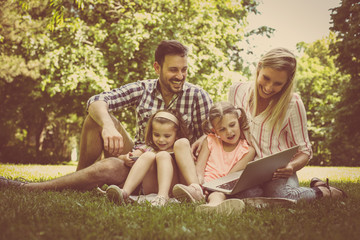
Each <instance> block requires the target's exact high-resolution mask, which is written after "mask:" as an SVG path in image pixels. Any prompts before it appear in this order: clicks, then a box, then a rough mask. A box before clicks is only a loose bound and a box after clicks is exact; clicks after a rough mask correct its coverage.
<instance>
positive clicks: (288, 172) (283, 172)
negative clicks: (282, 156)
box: [272, 164, 294, 180]
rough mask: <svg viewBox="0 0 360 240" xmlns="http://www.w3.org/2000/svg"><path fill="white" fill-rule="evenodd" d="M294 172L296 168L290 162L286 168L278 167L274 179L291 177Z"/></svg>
mask: <svg viewBox="0 0 360 240" xmlns="http://www.w3.org/2000/svg"><path fill="white" fill-rule="evenodd" d="M293 174H294V168H293V167H292V165H290V164H288V165H287V166H286V167H284V168H279V169H277V170H276V171H275V172H274V174H273V178H272V180H276V179H281V178H289V177H291V176H292V175H293Z"/></svg>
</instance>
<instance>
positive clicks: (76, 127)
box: [0, 0, 271, 163]
mask: <svg viewBox="0 0 360 240" xmlns="http://www.w3.org/2000/svg"><path fill="white" fill-rule="evenodd" d="M2 2H3V4H2V8H1V10H0V11H1V15H0V26H1V28H0V41H1V42H2V44H1V46H0V54H1V58H0V100H1V102H0V111H1V116H0V128H1V131H0V139H1V140H0V161H3V162H27V161H30V162H33V163H34V162H40V163H44V162H58V161H64V160H69V156H70V151H71V148H72V143H73V142H74V138H78V137H79V134H80V131H81V124H82V121H83V118H84V116H85V106H86V101H87V99H88V98H89V97H90V96H92V95H94V94H96V93H99V92H101V91H104V90H109V89H110V88H115V87H118V86H121V85H123V84H126V83H129V82H133V81H137V80H142V79H149V78H156V75H155V73H154V71H153V61H154V59H153V58H154V57H153V55H154V50H155V48H156V46H157V44H158V43H159V42H160V41H161V40H163V39H177V40H179V41H181V42H182V43H184V44H185V45H187V46H189V48H190V52H191V53H190V62H189V63H190V72H189V78H188V80H189V81H190V82H192V83H195V84H199V85H200V86H202V87H203V88H204V89H205V90H207V91H208V92H209V93H210V95H211V96H212V97H213V98H214V100H216V101H217V100H220V99H225V98H226V97H225V96H226V92H227V89H228V86H229V84H230V82H231V81H230V79H229V78H227V77H225V76H224V75H225V74H224V73H226V72H229V71H240V72H244V74H245V75H246V74H247V72H246V68H244V67H243V66H242V64H241V63H242V62H243V59H242V57H241V53H242V52H243V51H244V50H243V49H242V48H241V44H240V43H241V42H243V41H246V39H247V38H249V37H250V36H251V35H253V34H267V32H270V31H271V29H269V28H266V27H262V28H259V29H258V30H256V31H252V32H250V33H247V32H245V31H244V29H245V26H246V24H247V23H246V17H247V15H248V13H249V12H254V13H257V10H256V6H257V4H258V3H257V2H256V1H255V0H250V1H240V0H238V1H230V0H226V1H219V0H211V1H205V0H202V1H197V0H196V1H195V0H187V1H176V0H172V1H168V0H156V1H152V2H149V1H130V0H121V1H103V0H89V1H83V0H75V1H70V0H48V1H35V0H30V1H22V0H19V1H17V2H16V1H15V4H14V1H13V0H4V1H2ZM16 3H17V4H16ZM119 114H120V115H121V119H122V120H123V121H124V123H125V125H127V127H128V129H129V130H130V133H132V134H133V133H134V130H135V127H134V123H135V122H134V114H129V112H126V111H124V112H121V113H119ZM77 142H78V141H77Z"/></svg>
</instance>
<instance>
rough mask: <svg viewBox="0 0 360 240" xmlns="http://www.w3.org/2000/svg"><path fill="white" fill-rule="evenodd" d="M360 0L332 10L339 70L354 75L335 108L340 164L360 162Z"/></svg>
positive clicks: (335, 152)
mask: <svg viewBox="0 0 360 240" xmlns="http://www.w3.org/2000/svg"><path fill="white" fill-rule="evenodd" d="M359 12H360V1H359V0H343V1H342V2H341V6H339V7H337V8H334V9H333V10H332V14H331V18H332V21H333V26H332V27H331V30H332V31H334V32H335V33H336V38H337V41H336V42H334V43H333V44H332V45H331V49H332V52H333V54H336V55H337V58H336V63H337V65H338V66H339V68H340V70H341V71H343V72H344V73H347V74H349V75H350V76H351V79H350V81H349V83H348V84H346V85H344V86H343V87H342V88H340V90H341V92H340V93H341V95H340V96H341V100H340V102H339V103H338V104H337V106H336V108H335V112H336V118H335V123H334V131H333V134H332V139H331V152H332V162H333V163H336V164H337V165H349V166H355V165H357V166H359V165H360V159H359V156H360V148H359V146H358V145H359V143H360V124H359V122H360V114H359V112H360V98H359V92H360V44H359V43H360V41H359V38H360V17H359Z"/></svg>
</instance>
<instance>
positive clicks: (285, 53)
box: [250, 48, 296, 131]
mask: <svg viewBox="0 0 360 240" xmlns="http://www.w3.org/2000/svg"><path fill="white" fill-rule="evenodd" d="M267 67H269V68H272V69H275V70H277V71H286V72H287V75H288V80H287V82H286V84H285V85H284V87H283V88H282V90H281V91H280V92H279V93H277V94H276V95H274V96H273V98H272V100H271V101H270V103H269V106H268V107H267V108H266V110H265V111H264V114H265V116H269V117H268V121H269V122H270V125H271V126H272V127H275V131H280V130H281V129H280V128H281V125H282V124H283V122H284V119H285V115H286V111H287V109H288V107H289V104H290V101H291V98H292V96H293V93H294V87H295V81H294V78H295V73H296V59H295V56H294V54H293V53H291V52H290V51H289V50H287V49H286V48H274V49H272V50H270V51H269V52H267V53H266V54H265V55H264V56H263V57H262V58H261V59H260V61H259V63H258V65H257V69H256V79H255V86H254V89H253V94H252V96H253V97H252V99H251V103H250V104H251V106H252V110H253V112H252V114H253V116H255V115H256V111H257V107H258V102H259V92H258V89H257V79H258V76H259V72H260V70H261V69H262V68H267Z"/></svg>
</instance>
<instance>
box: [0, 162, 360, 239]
mask: <svg viewBox="0 0 360 240" xmlns="http://www.w3.org/2000/svg"><path fill="white" fill-rule="evenodd" d="M74 170H75V165H68V166H39V165H8V164H3V165H0V175H1V176H6V177H11V178H16V177H24V178H25V179H29V180H31V181H43V180H47V179H51V178H53V177H58V176H61V175H64V174H66V173H70V172H73V171H74ZM298 175H299V179H300V183H301V185H304V186H307V185H308V184H309V180H310V178H311V177H313V176H317V177H320V178H325V177H329V178H330V179H331V182H332V183H333V185H335V186H338V187H340V188H342V189H344V190H345V191H346V192H347V193H348V194H349V198H347V199H341V200H333V199H321V200H317V201H313V202H299V203H298V204H296V205H294V206H290V207H275V206H273V207H268V208H263V209H256V208H252V207H247V208H246V210H245V211H244V212H243V213H242V214H238V215H235V214H233V215H230V216H228V217H226V216H222V215H206V214H195V212H194V210H195V206H196V205H195V204H176V203H174V204H169V205H168V206H167V207H164V208H153V207H151V206H149V205H147V204H133V205H127V206H116V205H114V204H113V203H111V202H109V201H108V200H107V199H106V198H105V197H104V196H101V195H99V194H98V193H97V192H96V191H89V192H77V191H71V190H67V191H62V192H52V191H48V192H28V191H24V190H21V189H11V188H8V189H4V188H2V189H0V239H358V238H359V235H360V228H359V226H360V204H359V203H360V188H359V184H360V168H335V167H331V168H328V167H306V168H304V169H303V170H301V171H300V172H299V173H298Z"/></svg>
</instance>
